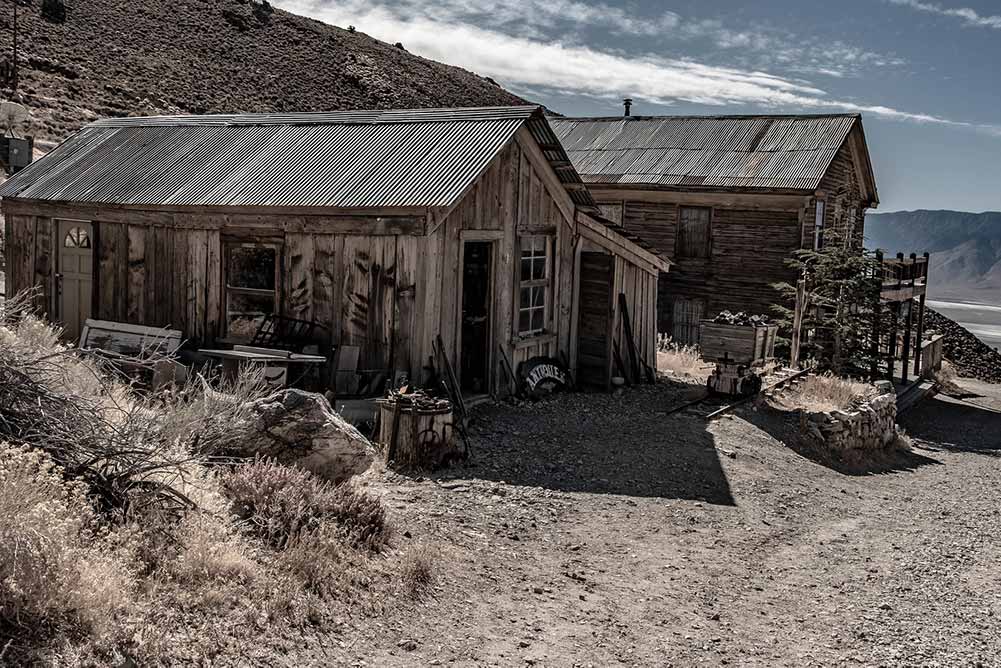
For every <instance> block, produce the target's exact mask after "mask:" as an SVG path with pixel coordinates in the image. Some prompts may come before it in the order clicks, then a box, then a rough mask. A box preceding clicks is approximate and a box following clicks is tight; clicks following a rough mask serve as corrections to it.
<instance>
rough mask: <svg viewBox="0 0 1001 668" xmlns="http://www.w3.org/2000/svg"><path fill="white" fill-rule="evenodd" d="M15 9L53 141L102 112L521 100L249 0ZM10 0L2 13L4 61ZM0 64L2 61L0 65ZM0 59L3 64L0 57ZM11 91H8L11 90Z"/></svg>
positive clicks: (23, 86) (24, 70)
mask: <svg viewBox="0 0 1001 668" xmlns="http://www.w3.org/2000/svg"><path fill="white" fill-rule="evenodd" d="M50 4H51V2H49V1H45V2H43V0H36V1H35V2H33V3H31V4H30V5H29V6H27V7H19V11H18V28H19V33H18V34H19V42H20V55H19V58H18V60H19V61H20V64H21V67H20V70H19V71H20V85H19V87H18V90H17V92H16V93H14V95H13V97H14V98H15V99H19V100H20V101H21V102H23V103H25V104H27V105H28V106H29V107H30V108H31V110H32V113H33V119H32V122H31V128H30V132H32V133H33V134H34V135H35V136H36V138H38V139H40V140H42V141H58V140H60V139H62V138H64V137H65V136H66V135H67V134H69V133H70V132H72V131H73V130H75V129H77V128H78V127H79V126H80V125H82V124H83V123H85V122H88V121H90V120H92V119H94V118H97V117H99V116H124V115H139V114H160V113H222V112H268V111H323V110H332V109H347V108H351V109H366V108H391V107H441V106H480V105H511V104H521V103H523V102H524V100H522V99H521V98H519V97H517V96H516V95H514V94H512V93H510V92H508V91H506V90H504V89H503V88H501V87H500V86H498V85H497V84H496V83H494V82H493V81H492V80H489V79H484V78H481V77H479V76H476V75H475V74H473V73H471V72H468V71H466V70H463V69H460V68H457V67H451V66H448V65H443V64H441V63H437V62H434V61H430V60H426V59H424V58H419V57H417V56H414V55H413V54H410V53H408V52H407V51H406V45H396V46H394V45H391V44H386V43H385V42H380V41H378V40H376V39H373V38H371V37H369V36H367V35H364V34H362V33H360V32H354V31H353V30H348V29H347V26H345V29H342V28H338V27H334V26H329V25H326V24H323V23H320V22H318V21H314V20H311V19H306V18H303V17H300V16H296V15H293V14H289V13H288V12H285V11H282V10H279V9H276V8H273V7H271V6H270V5H268V4H267V3H266V2H263V3H262V2H258V1H256V0H131V1H130V2H111V1H109V0H65V2H64V7H65V17H63V18H62V20H60V17H59V16H58V15H55V16H53V15H51V13H50V15H49V16H43V9H42V7H43V5H50ZM12 27H13V21H12V12H11V11H10V7H9V3H8V6H7V9H5V10H4V11H3V12H2V13H0V34H3V35H5V36H6V37H4V41H3V49H4V51H5V55H4V56H3V58H5V59H6V61H7V63H6V64H7V65H9V62H10V58H11V56H10V41H9V37H10V35H11V30H12ZM2 62H3V61H2V60H0V63H2ZM0 66H2V65H0ZM4 96H5V97H6V98H8V99H9V98H10V96H11V95H10V91H9V89H8V90H7V91H6V93H5V95H4Z"/></svg>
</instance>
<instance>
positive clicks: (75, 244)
mask: <svg viewBox="0 0 1001 668" xmlns="http://www.w3.org/2000/svg"><path fill="white" fill-rule="evenodd" d="M57 239H58V240H59V241H58V243H59V266H58V269H59V272H58V273H57V274H56V300H57V302H56V307H57V309H58V314H59V322H60V324H62V326H63V330H64V333H65V336H66V337H67V338H70V339H74V340H75V339H78V338H79V337H80V330H81V329H82V328H83V323H84V321H85V320H87V318H89V317H90V304H91V299H90V295H91V287H92V285H93V281H94V230H93V227H92V226H91V224H90V223H82V222H80V221H76V220H60V221H59V236H58V237H57Z"/></svg>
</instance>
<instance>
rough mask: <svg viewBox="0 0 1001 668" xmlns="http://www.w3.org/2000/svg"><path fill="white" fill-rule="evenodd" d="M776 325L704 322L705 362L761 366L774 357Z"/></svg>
mask: <svg viewBox="0 0 1001 668" xmlns="http://www.w3.org/2000/svg"><path fill="white" fill-rule="evenodd" d="M777 334H778V326H777V325H760V326H753V325H727V324H723V323H718V322H713V321H712V320H703V321H702V323H701V325H700V337H699V338H700V342H701V347H702V359H704V360H706V361H707V362H722V361H729V362H735V363H737V364H746V365H748V366H750V365H752V364H761V363H764V362H767V361H768V360H770V359H772V358H773V357H775V337H776V335H777Z"/></svg>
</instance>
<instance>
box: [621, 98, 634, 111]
mask: <svg viewBox="0 0 1001 668" xmlns="http://www.w3.org/2000/svg"><path fill="white" fill-rule="evenodd" d="M622 106H624V107H625V108H626V112H625V113H624V114H623V116H628V115H629V109H630V107H632V106H633V98H631V97H627V98H625V99H623V100H622Z"/></svg>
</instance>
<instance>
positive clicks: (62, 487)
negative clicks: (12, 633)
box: [0, 444, 129, 634]
mask: <svg viewBox="0 0 1001 668" xmlns="http://www.w3.org/2000/svg"><path fill="white" fill-rule="evenodd" d="M0 489H2V490H3V494H0V619H2V621H3V622H4V623H5V624H8V625H12V626H14V627H19V628H21V629H24V630H25V631H27V632H29V633H41V634H44V633H45V632H48V631H52V630H54V629H55V628H58V627H61V626H64V625H68V624H71V623H78V624H81V625H83V626H84V627H86V628H88V629H90V630H91V631H94V632H97V633H98V634H103V633H104V632H105V629H104V627H105V625H106V624H107V623H108V622H109V620H111V619H112V618H113V617H114V616H115V615H116V614H117V613H118V612H120V611H122V610H124V609H126V608H127V607H128V598H129V597H128V587H129V574H128V570H127V569H126V568H125V566H124V564H122V563H120V562H119V561H118V560H117V558H116V556H115V555H114V554H110V553H105V552H102V551H100V550H99V549H98V548H96V547H94V546H93V543H94V541H95V536H94V534H93V532H92V531H93V528H94V521H95V516H94V514H93V511H92V508H91V507H90V504H89V503H88V502H87V499H86V498H85V496H84V493H83V488H82V486H80V485H77V484H66V483H64V482H63V480H62V477H61V475H60V471H59V470H58V468H57V467H56V466H55V464H54V463H53V462H52V460H51V459H50V458H49V457H48V456H47V455H45V454H44V453H42V452H39V451H37V450H30V449H28V448H24V447H13V446H9V445H7V444H0Z"/></svg>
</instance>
